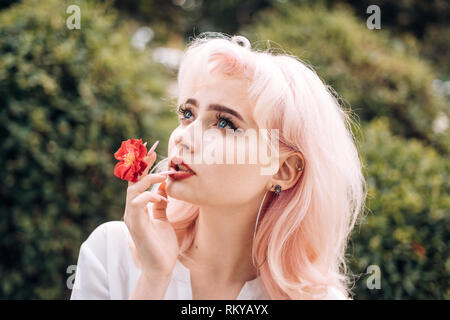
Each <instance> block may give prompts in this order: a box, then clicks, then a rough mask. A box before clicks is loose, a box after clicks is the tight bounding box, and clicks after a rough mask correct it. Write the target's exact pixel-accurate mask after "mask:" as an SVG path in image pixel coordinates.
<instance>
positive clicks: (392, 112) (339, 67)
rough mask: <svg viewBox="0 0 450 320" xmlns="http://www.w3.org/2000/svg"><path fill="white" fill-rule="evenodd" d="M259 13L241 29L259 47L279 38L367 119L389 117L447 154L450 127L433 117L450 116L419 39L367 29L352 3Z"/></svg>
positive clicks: (400, 128)
mask: <svg viewBox="0 0 450 320" xmlns="http://www.w3.org/2000/svg"><path fill="white" fill-rule="evenodd" d="M275 8H276V9H272V10H268V11H262V12H259V15H258V18H257V19H256V21H258V22H257V23H255V24H253V25H251V26H247V27H245V28H243V29H242V30H241V33H242V34H243V35H245V36H247V37H248V38H249V40H250V41H251V42H252V43H253V46H254V47H257V48H260V49H266V48H267V45H266V43H265V42H264V41H263V40H261V41H259V40H260V39H271V40H272V39H276V40H275V41H276V42H275V41H273V43H274V44H276V45H278V44H280V43H282V44H283V45H282V48H283V50H277V49H278V48H277V47H276V46H274V47H272V48H271V51H273V52H281V53H284V51H286V52H285V53H287V54H293V55H295V56H297V57H299V58H300V59H302V60H303V61H304V62H305V63H307V64H310V65H312V66H313V67H314V68H315V69H316V71H317V73H318V75H319V76H320V77H321V78H323V79H324V81H325V82H326V83H327V84H329V85H330V86H331V87H332V88H333V89H334V90H336V91H337V92H338V93H339V95H340V96H341V97H343V98H344V99H345V101H343V102H348V103H349V104H350V105H351V106H352V109H353V111H355V112H356V113H357V114H358V115H359V116H360V118H361V120H371V119H373V118H374V117H378V116H386V117H388V118H389V121H390V122H391V125H392V126H391V127H392V130H393V131H394V133H397V134H400V135H402V136H404V137H415V138H419V139H422V140H423V141H425V142H427V143H429V144H431V145H433V146H435V147H436V148H438V149H439V150H441V151H443V152H445V153H448V152H449V148H450V139H448V137H449V135H450V128H447V129H446V130H445V131H441V132H435V131H434V130H433V128H432V125H431V124H432V123H433V122H434V121H435V120H436V119H438V118H439V117H440V116H441V115H446V116H447V117H449V116H450V109H449V108H448V104H447V103H446V102H447V101H446V100H445V98H444V97H443V96H441V95H439V94H438V93H437V92H436V91H435V90H434V88H433V85H432V84H433V80H435V79H436V74H435V73H434V71H433V69H432V68H431V67H430V66H429V65H428V64H427V63H426V62H424V61H422V60H421V59H420V57H419V56H418V51H417V48H416V45H417V43H415V42H414V41H413V40H412V41H411V43H406V42H404V41H401V40H399V39H397V40H395V39H392V37H391V36H390V34H389V33H388V32H384V31H383V30H377V31H376V32H374V31H372V30H369V29H367V28H366V24H365V21H362V20H359V19H357V18H356V17H355V16H354V15H352V14H351V11H350V10H348V9H346V8H339V9H335V10H333V11H330V10H328V9H326V8H325V6H323V5H316V6H309V5H305V6H302V7H298V6H293V5H290V4H287V3H284V4H280V5H277V6H275Z"/></svg>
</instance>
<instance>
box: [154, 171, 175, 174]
mask: <svg viewBox="0 0 450 320" xmlns="http://www.w3.org/2000/svg"><path fill="white" fill-rule="evenodd" d="M175 172H176V171H161V172H157V174H171V173H175Z"/></svg>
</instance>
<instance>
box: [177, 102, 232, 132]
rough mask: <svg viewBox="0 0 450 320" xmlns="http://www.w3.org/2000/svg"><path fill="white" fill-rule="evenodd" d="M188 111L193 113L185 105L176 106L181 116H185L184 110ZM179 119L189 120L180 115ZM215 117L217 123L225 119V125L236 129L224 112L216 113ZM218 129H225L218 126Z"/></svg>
mask: <svg viewBox="0 0 450 320" xmlns="http://www.w3.org/2000/svg"><path fill="white" fill-rule="evenodd" d="M188 111H189V112H190V113H191V114H192V115H194V113H193V112H192V110H191V108H188V107H185V106H180V107H178V110H177V112H178V114H180V115H181V116H183V117H184V116H185V114H186V112H188ZM179 119H180V120H181V121H185V120H189V119H188V118H182V117H180V118H179ZM216 119H217V123H219V122H220V121H222V120H225V121H226V122H227V126H230V127H231V129H233V130H234V131H236V130H237V129H238V128H237V127H236V126H235V125H234V123H233V121H232V120H231V119H230V118H229V117H227V116H225V115H224V114H221V113H217V114H216ZM219 129H225V128H219Z"/></svg>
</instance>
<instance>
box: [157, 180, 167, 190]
mask: <svg viewBox="0 0 450 320" xmlns="http://www.w3.org/2000/svg"><path fill="white" fill-rule="evenodd" d="M165 189H166V181H163V182H162V183H161V184H160V185H159V188H158V190H159V191H163V190H165Z"/></svg>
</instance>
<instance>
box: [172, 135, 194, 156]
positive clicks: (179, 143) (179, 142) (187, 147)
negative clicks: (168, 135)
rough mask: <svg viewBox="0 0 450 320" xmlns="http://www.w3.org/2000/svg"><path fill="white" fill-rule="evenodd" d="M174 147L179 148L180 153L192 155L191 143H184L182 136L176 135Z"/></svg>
mask: <svg viewBox="0 0 450 320" xmlns="http://www.w3.org/2000/svg"><path fill="white" fill-rule="evenodd" d="M174 142H175V146H176V147H177V148H181V152H189V153H194V148H193V146H192V143H189V142H186V141H185V139H184V137H183V135H181V134H178V135H177V136H176V137H175V139H174Z"/></svg>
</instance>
